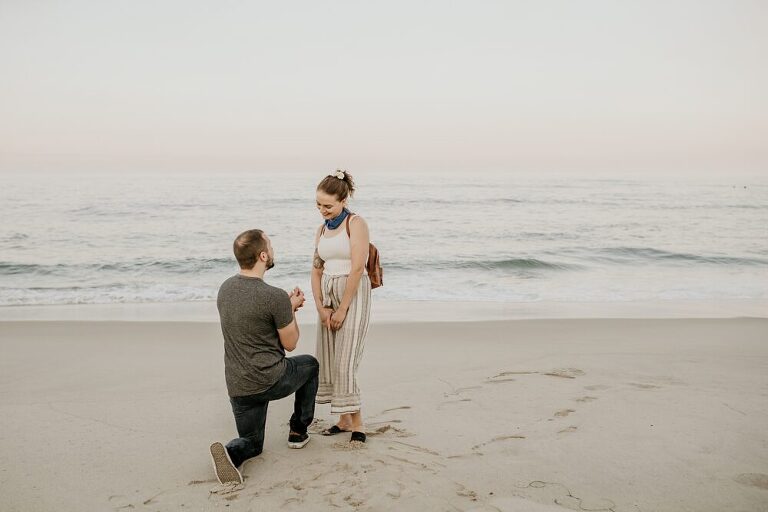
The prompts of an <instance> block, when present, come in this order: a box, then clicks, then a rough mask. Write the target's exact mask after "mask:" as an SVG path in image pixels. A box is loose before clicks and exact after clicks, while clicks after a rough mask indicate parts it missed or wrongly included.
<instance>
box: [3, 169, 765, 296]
mask: <svg viewBox="0 0 768 512" xmlns="http://www.w3.org/2000/svg"><path fill="white" fill-rule="evenodd" d="M354 174H355V173H354V172H353V175H354ZM322 176H323V175H322V173H321V174H319V175H318V174H317V173H315V174H306V173H295V174H288V173H275V174H268V173H261V174H245V173H240V174H236V173H213V172H212V173H209V174H190V175H180V174H178V175H164V176H159V177H158V176H150V175H136V176H114V175H107V176H105V175H79V176H66V177H65V176H60V175H46V176H43V175H38V174H28V175H6V176H3V177H2V178H0V183H2V186H1V187H0V217H1V218H2V224H1V225H0V306H15V305H37V304H105V303H145V302H187V301H208V300H212V299H215V297H216V292H217V290H218V286H219V284H220V283H221V282H222V281H223V280H224V279H226V278H227V277H229V276H230V275H232V274H234V273H235V272H237V264H236V262H235V260H234V257H233V255H232V250H231V247H232V241H233V239H234V237H235V236H236V235H237V234H238V233H239V232H241V231H244V230H246V229H251V228H260V229H263V230H265V231H266V232H267V233H268V234H269V235H270V237H271V238H272V242H273V246H274V248H275V252H276V254H275V263H276V266H275V268H274V269H272V270H271V271H269V272H268V274H267V281H268V282H270V283H272V284H274V285H276V286H280V287H283V288H286V289H289V288H293V287H294V286H300V287H302V288H303V289H305V291H306V292H307V294H308V295H311V292H310V290H311V288H310V277H309V276H310V269H311V262H312V252H313V234H314V230H315V228H316V227H317V226H318V225H319V224H320V222H321V218H320V215H319V214H318V212H317V210H316V209H315V199H314V192H315V186H316V184H317V182H318V181H319V180H320V179H321V178H322ZM356 180H357V182H358V192H357V194H356V196H355V199H354V200H353V201H352V203H351V205H350V206H351V209H352V210H353V211H355V212H357V213H359V214H360V215H362V216H363V217H364V218H365V219H366V220H367V221H368V224H369V226H370V230H371V238H372V240H373V242H374V243H375V244H376V245H377V246H378V248H379V250H380V252H381V258H382V265H383V267H384V286H383V287H382V288H380V289H377V290H375V291H374V296H375V298H376V300H382V301H401V300H439V301H494V302H538V301H566V302H613V301H654V300H676V301H680V300H711V299H717V300H735V299H767V298H768V180H764V179H752V180H746V181H745V180H744V179H741V180H740V181H739V180H733V181H731V180H729V179H727V178H720V179H719V180H718V179H706V180H699V181H693V180H674V179H641V180H627V179H574V178H565V177H558V178H553V177H531V176H528V177H517V176H514V175H504V174H495V175H494V174H486V173H466V174H446V175H439V174H424V173H413V174H406V173H398V174H386V173H377V174H373V173H369V174H364V173H360V174H359V175H357V176H356Z"/></svg>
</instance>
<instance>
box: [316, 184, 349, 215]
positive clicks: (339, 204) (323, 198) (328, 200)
mask: <svg viewBox="0 0 768 512" xmlns="http://www.w3.org/2000/svg"><path fill="white" fill-rule="evenodd" d="M346 205H347V200H346V199H345V200H344V201H339V200H338V199H337V198H336V196H332V195H330V194H326V193H325V192H323V191H322V190H318V191H317V209H318V210H320V215H322V216H323V219H325V220H330V219H333V218H336V217H338V216H339V215H341V211H342V210H343V209H344V207H345V206H346Z"/></svg>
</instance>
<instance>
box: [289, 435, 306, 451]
mask: <svg viewBox="0 0 768 512" xmlns="http://www.w3.org/2000/svg"><path fill="white" fill-rule="evenodd" d="M309 439H310V438H309V437H307V438H306V439H305V440H303V441H299V442H298V443H292V442H290V441H288V448H293V449H294V450H298V449H300V448H304V447H305V446H307V443H308V442H309Z"/></svg>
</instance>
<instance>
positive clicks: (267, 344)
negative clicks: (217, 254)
mask: <svg viewBox="0 0 768 512" xmlns="http://www.w3.org/2000/svg"><path fill="white" fill-rule="evenodd" d="M216 305H217V307H218V308H219V319H220V320H221V332H222V334H223V335H224V374H225V376H226V379H227V391H228V392H229V396H233V397H234V396H245V395H255V394H257V393H262V392H264V391H266V390H268V389H269V388H271V387H272V385H274V384H275V383H276V382H277V381H278V379H279V378H280V377H281V376H282V375H283V372H284V371H285V349H284V348H283V346H282V345H281V344H280V337H279V336H278V333H277V330H278V329H282V328H283V327H286V326H287V325H288V324H290V323H291V322H292V321H293V308H292V307H291V300H290V298H289V297H288V294H287V293H286V292H285V290H281V289H280V288H275V287H274V286H270V285H268V284H267V283H265V282H264V281H263V280H261V279H259V278H258V277H246V276H243V275H240V274H237V275H234V276H232V277H230V278H229V279H227V280H226V281H224V283H222V285H221V287H220V288H219V296H218V299H217V301H216Z"/></svg>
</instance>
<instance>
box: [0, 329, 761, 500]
mask: <svg viewBox="0 0 768 512" xmlns="http://www.w3.org/2000/svg"><path fill="white" fill-rule="evenodd" d="M302 334H303V339H302V341H301V342H300V345H299V349H298V350H297V351H296V353H312V352H313V350H314V328H313V326H312V325H305V326H304V327H303V332H302ZM0 353H1V356H2V357H0V369H1V370H2V371H0V375H2V377H0V509H2V510H3V511H25V512H31V511H48V510H57V511H70V510H71V511H82V510H99V511H100V510H159V511H164V510H413V511H417V510H461V511H468V510H483V511H486V510H487V511H495V510H501V511H538V510H550V511H556V510H568V509H570V510H591V511H598V510H601V511H615V512H619V511H644V512H648V511H670V512H671V511H675V512H681V511H722V510H732V511H745V512H746V511H764V510H768V444H767V442H766V436H765V431H766V428H767V427H768V407H767V406H768V319H763V318H732V319H701V318H696V319H565V320H556V319H543V320H542V319H539V320H496V321H486V322H424V323H414V322H388V323H387V322H382V323H378V324H374V325H373V326H372V327H371V331H370V336H369V338H368V342H367V346H366V356H365V360H364V363H363V364H364V366H363V368H362V384H363V390H364V409H363V412H364V415H365V417H366V422H367V425H366V427H367V431H368V433H369V442H368V443H367V444H366V446H365V447H364V448H363V449H360V450H349V449H348V447H347V444H346V443H345V441H346V439H345V438H341V436H338V437H335V438H327V437H322V436H319V435H315V436H313V437H312V440H311V442H310V443H309V445H307V447H306V448H304V449H303V450H290V449H289V448H288V447H287V446H286V436H287V426H286V422H287V419H288V416H289V411H290V408H291V405H292V403H291V401H290V400H282V401H280V402H276V403H273V404H272V405H271V406H270V413H269V418H268V423H267V437H266V444H265V451H264V453H263V454H262V455H261V456H259V457H258V458H256V459H253V460H251V461H249V462H247V463H246V464H245V465H244V468H243V472H244V476H245V478H246V481H245V486H244V487H243V488H242V489H240V490H238V491H235V492H231V493H221V491H222V490H221V488H220V486H219V485H218V483H217V482H216V481H215V478H214V475H213V472H212V470H211V467H210V462H209V457H208V452H207V447H208V445H209V444H210V443H211V442H212V441H216V440H218V441H223V442H226V441H228V440H229V439H230V438H231V437H233V435H234V434H235V430H234V422H233V419H232V415H231V411H230V408H229V404H228V401H227V397H226V390H225V387H224V379H223V361H222V340H221V334H220V331H219V326H218V324H216V323H214V322H194V323H193V322H155V321H152V322H139V321H133V322H119V321H101V322H94V321H68V322H62V321H3V322H0ZM317 418H318V419H317V425H315V427H314V429H313V430H317V429H319V428H320V427H322V426H324V425H328V424H329V422H330V421H332V420H333V417H331V416H330V414H329V411H328V410H327V409H326V408H324V407H318V410H317Z"/></svg>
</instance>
